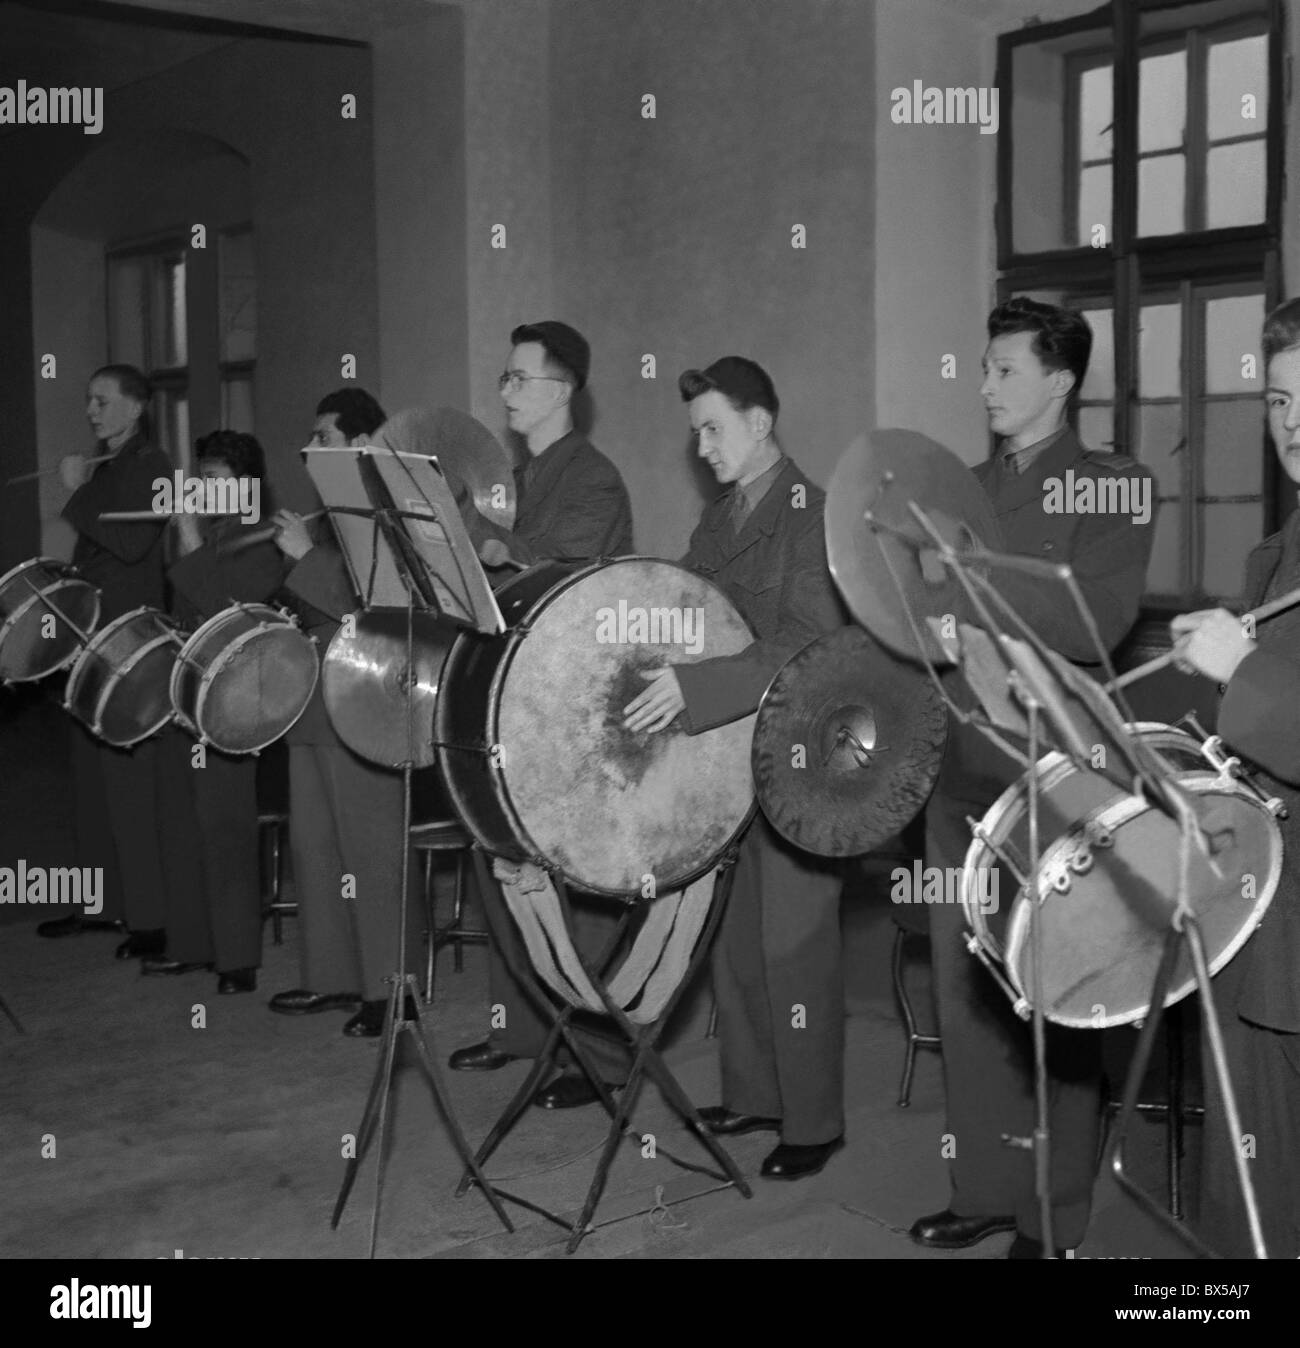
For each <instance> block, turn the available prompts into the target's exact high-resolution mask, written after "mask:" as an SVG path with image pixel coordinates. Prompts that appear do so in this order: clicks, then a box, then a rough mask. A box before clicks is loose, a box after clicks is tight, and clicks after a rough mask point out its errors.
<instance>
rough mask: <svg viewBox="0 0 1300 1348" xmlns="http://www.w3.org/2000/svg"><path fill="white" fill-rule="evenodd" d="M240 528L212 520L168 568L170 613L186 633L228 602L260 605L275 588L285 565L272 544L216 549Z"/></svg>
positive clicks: (281, 577)
mask: <svg viewBox="0 0 1300 1348" xmlns="http://www.w3.org/2000/svg"><path fill="white" fill-rule="evenodd" d="M243 527H244V526H242V525H241V524H239V523H238V522H237V521H235V520H221V521H218V522H217V526H216V528H215V529H214V530H213V533H212V534H211V535H210V536H209V537H208V538H207V539H206V540H205V541H204V544H203V546H202V547H201V548H196V549H195V550H194V551H193V552H190V553H186V554H185V556H183V557H180V558H178V559H177V560H176V561H175V562H173V563H172V565H171V567H169V568H168V571H167V579H168V581H169V582H170V583H171V587H172V612H173V613H174V614H175V616H176V617H177V618H178V619H179V620H180V622H181V623H182V625H183V626H185V627H186V628H188V629H189V631H191V632H193V631H195V630H196V629H197V628H198V627H200V626H201V625H202V624H203V623H205V622H207V620H208V619H209V618H214V617H216V615H217V614H218V613H220V612H221V611H222V609H226V608H229V607H230V606H231V605H232V604H261V603H265V602H266V601H267V600H268V599H269V598H270V597H271V596H272V595H273V594H274V593H275V592H276V591H277V590H278V589H279V588H280V584H281V581H282V579H283V577H284V572H285V563H284V557H283V556H282V554H281V553H280V550H279V549H278V548H277V547H276V546H275V544H274V543H272V542H270V541H269V540H268V541H267V542H265V543H255V544H253V545H252V546H251V547H248V548H242V549H240V550H239V551H238V552H228V553H223V552H221V551H220V550H219V544H220V543H221V542H222V541H225V540H227V539H230V540H234V539H238V538H239V535H240V530H241V528H243Z"/></svg>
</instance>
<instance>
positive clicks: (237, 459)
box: [194, 431, 266, 479]
mask: <svg viewBox="0 0 1300 1348" xmlns="http://www.w3.org/2000/svg"><path fill="white" fill-rule="evenodd" d="M202 459H216V460H217V461H218V462H220V463H224V464H225V465H226V467H227V468H229V469H230V471H231V472H232V473H233V474H234V476H235V477H255V478H258V479H261V478H262V477H265V475H266V455H265V453H264V452H263V450H262V446H261V443H260V442H259V441H258V439H257V437H256V436H252V435H247V434H245V433H244V432H243V431H212V432H211V433H210V434H208V435H201V436H199V438H198V439H197V440H196V441H195V442H194V461H195V463H198V462H199V461H200V460H202Z"/></svg>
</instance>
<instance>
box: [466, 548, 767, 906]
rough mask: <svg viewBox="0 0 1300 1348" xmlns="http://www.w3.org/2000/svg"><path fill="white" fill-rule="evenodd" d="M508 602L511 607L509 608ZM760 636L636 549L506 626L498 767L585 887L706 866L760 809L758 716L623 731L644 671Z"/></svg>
mask: <svg viewBox="0 0 1300 1348" xmlns="http://www.w3.org/2000/svg"><path fill="white" fill-rule="evenodd" d="M503 611H504V609H503ZM752 640H753V634H752V633H751V631H750V629H749V626H748V624H747V623H746V622H745V620H744V619H743V618H742V617H741V615H740V613H739V611H738V610H737V609H736V608H735V606H734V605H733V604H732V603H731V601H730V600H729V599H728V598H727V597H726V595H725V594H724V593H723V592H722V591H721V590H720V589H719V588H718V587H717V586H715V585H713V584H712V583H711V582H709V581H707V580H705V579H703V578H702V577H700V576H697V575H695V573H693V572H691V571H688V570H686V569H685V568H684V567H680V566H677V565H675V564H674V563H671V562H664V561H659V560H657V559H654V558H642V557H629V558H622V559H620V560H618V561H615V562H611V563H608V564H604V565H596V566H593V567H589V568H586V569H583V570H580V571H578V572H576V573H573V574H572V575H570V576H568V577H566V578H565V579H562V580H561V581H560V582H559V583H558V584H557V585H555V586H554V587H553V588H551V589H550V590H549V591H548V592H547V593H546V594H545V595H544V596H543V597H542V598H541V599H540V600H539V601H537V602H536V603H534V604H533V605H532V606H531V608H530V609H529V610H528V612H527V613H526V615H525V616H524V619H523V623H522V625H521V626H520V627H519V628H517V629H516V630H515V631H514V632H512V634H511V638H510V644H509V649H508V651H507V653H506V655H505V658H504V659H503V660H502V662H501V664H500V666H499V667H498V669H497V673H496V676H495V679H494V683H493V689H492V697H491V716H492V719H493V720H494V722H495V727H494V742H495V743H496V744H497V745H499V747H500V750H501V762H500V779H501V783H502V785H503V787H504V794H505V797H506V799H507V801H508V805H509V809H510V812H511V814H512V815H513V819H514V822H515V825H516V827H517V831H518V833H519V837H520V840H521V842H522V843H523V844H524V845H525V847H528V848H530V849H531V850H532V851H533V852H534V853H535V854H538V855H540V856H542V857H544V858H546V859H547V860H548V861H550V862H551V863H552V864H553V865H555V866H557V867H559V868H560V869H561V870H562V871H563V872H564V873H565V875H566V876H567V877H568V878H569V880H570V881H571V882H572V883H573V884H575V885H578V886H579V887H581V888H583V889H587V890H591V891H594V892H596V893H603V894H609V895H617V896H620V897H626V896H630V895H639V894H643V893H646V892H647V890H648V888H649V886H650V885H651V884H653V891H651V892H654V893H662V892H667V891H669V890H674V889H679V888H681V887H682V886H683V885H684V884H686V883H688V882H689V881H690V880H692V879H694V878H696V877H697V876H699V875H701V874H703V873H704V872H705V871H707V870H708V869H709V867H710V866H712V865H713V864H714V862H715V861H716V859H717V857H718V856H719V854H720V853H721V852H722V851H723V850H724V849H725V848H726V846H727V845H728V843H730V842H731V840H732V839H733V838H734V837H735V836H736V835H737V834H738V833H739V831H740V830H741V828H742V827H743V826H744V824H745V823H746V821H747V820H748V818H749V816H750V813H751V812H752V810H753V807H754V789H753V781H752V777H751V774H750V766H749V751H750V741H751V738H752V735H753V723H754V717H753V716H752V715H751V716H746V717H744V718H742V719H740V720H737V721H733V722H732V723H731V724H730V725H726V726H722V727H719V728H718V729H715V730H710V731H706V732H704V733H703V734H699V735H688V734H686V732H685V730H684V729H683V727H682V726H681V724H680V718H679V719H678V721H676V722H674V723H673V724H672V725H670V726H669V727H668V728H667V729H666V730H663V731H660V732H659V733H657V734H648V733H644V732H642V733H639V734H633V733H631V732H629V731H626V730H624V729H623V725H622V721H623V708H624V707H625V706H626V705H627V703H629V702H630V701H632V699H633V698H634V697H635V696H636V695H637V694H638V693H640V692H641V691H643V690H644V688H645V687H646V686H647V685H646V680H645V679H643V678H642V677H641V674H642V672H643V671H648V670H652V669H657V668H661V667H663V666H665V665H668V664H687V663H694V662H695V661H697V660H704V659H709V658H712V657H715V656H724V655H733V654H736V653H737V652H739V651H741V650H743V649H744V648H745V647H746V646H748V645H749V644H750V643H751V641H752Z"/></svg>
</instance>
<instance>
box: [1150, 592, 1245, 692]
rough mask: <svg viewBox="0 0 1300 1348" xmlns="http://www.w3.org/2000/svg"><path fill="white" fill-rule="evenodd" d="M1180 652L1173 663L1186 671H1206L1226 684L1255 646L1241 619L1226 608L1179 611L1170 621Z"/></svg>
mask: <svg viewBox="0 0 1300 1348" xmlns="http://www.w3.org/2000/svg"><path fill="white" fill-rule="evenodd" d="M1169 630H1170V631H1171V632H1172V633H1173V636H1174V640H1175V643H1176V644H1175V647H1174V649H1175V650H1176V651H1177V652H1178V654H1177V656H1176V657H1175V658H1174V664H1175V665H1176V666H1177V667H1178V668H1179V669H1181V670H1182V671H1183V673H1185V674H1204V675H1205V676H1206V677H1207V678H1210V679H1213V680H1214V681H1215V682H1216V683H1227V682H1228V680H1229V679H1231V678H1232V676H1233V674H1235V673H1236V670H1237V666H1238V665H1239V664H1241V662H1242V661H1243V660H1244V659H1245V658H1246V657H1247V656H1248V655H1249V654H1250V653H1251V651H1253V650H1254V649H1255V643H1254V641H1253V640H1252V639H1251V638H1250V637H1248V636H1247V635H1246V631H1245V628H1244V627H1243V626H1242V621H1241V619H1240V618H1238V617H1236V616H1235V615H1234V614H1231V613H1229V612H1228V610H1227V609H1224V608H1212V609H1201V610H1200V611H1199V612H1197V613H1180V614H1179V615H1178V616H1177V617H1176V618H1175V619H1174V620H1173V622H1171V623H1170V624H1169Z"/></svg>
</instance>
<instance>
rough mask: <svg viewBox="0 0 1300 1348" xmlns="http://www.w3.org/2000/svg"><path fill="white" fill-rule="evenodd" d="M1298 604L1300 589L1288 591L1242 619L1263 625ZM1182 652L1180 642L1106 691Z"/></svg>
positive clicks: (1170, 661) (1142, 675) (1167, 662)
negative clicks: (1268, 619)
mask: <svg viewBox="0 0 1300 1348" xmlns="http://www.w3.org/2000/svg"><path fill="white" fill-rule="evenodd" d="M1296 604H1300V588H1297V589H1294V590H1288V591H1287V592H1286V594H1283V595H1279V596H1278V597H1277V598H1276V599H1270V600H1269V601H1268V603H1267V604H1261V605H1260V606H1259V607H1258V608H1253V609H1251V610H1250V612H1249V613H1244V614H1242V617H1243V618H1253V619H1254V620H1255V621H1256V622H1257V623H1262V622H1264V621H1265V619H1267V618H1272V617H1274V616H1275V615H1276V614H1278V613H1282V612H1284V611H1285V610H1286V609H1289V608H1293V607H1294V606H1295V605H1296ZM1182 651H1183V642H1182V641H1179V642H1178V643H1177V644H1176V645H1175V646H1174V647H1173V649H1172V650H1168V651H1166V652H1165V653H1164V654H1163V655H1157V656H1156V657H1155V659H1153V660H1148V661H1146V663H1145V664H1141V665H1138V666H1137V667H1136V668H1134V669H1130V670H1129V671H1128V672H1127V673H1126V674H1121V675H1120V676H1119V678H1117V679H1116V680H1115V681H1114V682H1113V683H1108V684H1107V685H1106V691H1107V692H1108V693H1113V692H1114V691H1115V690H1116V689H1117V688H1126V687H1128V685H1129V684H1130V683H1136V682H1137V681H1138V680H1139V679H1145V678H1146V676H1147V675H1148V674H1154V673H1155V672H1156V671H1157V670H1160V669H1164V667H1165V666H1166V665H1171V664H1173V662H1174V661H1175V660H1177V659H1178V657H1179V656H1180V655H1181V654H1182Z"/></svg>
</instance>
